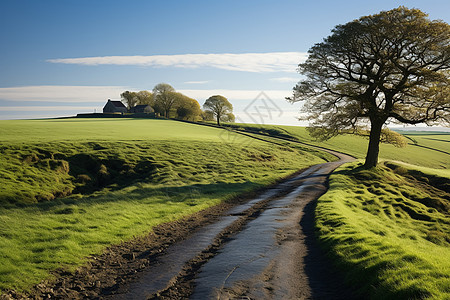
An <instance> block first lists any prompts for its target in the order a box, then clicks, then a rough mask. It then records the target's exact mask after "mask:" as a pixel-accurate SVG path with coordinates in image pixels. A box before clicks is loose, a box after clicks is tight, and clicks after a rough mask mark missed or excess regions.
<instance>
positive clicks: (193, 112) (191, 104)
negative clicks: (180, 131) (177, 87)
mask: <svg viewBox="0 0 450 300" xmlns="http://www.w3.org/2000/svg"><path fill="white" fill-rule="evenodd" d="M201 113H202V110H201V109H200V104H199V103H198V102H197V100H195V99H192V98H189V97H188V96H185V95H183V94H180V97H179V99H178V103H177V118H179V119H182V120H190V121H196V119H198V118H199V117H200V115H201Z"/></svg>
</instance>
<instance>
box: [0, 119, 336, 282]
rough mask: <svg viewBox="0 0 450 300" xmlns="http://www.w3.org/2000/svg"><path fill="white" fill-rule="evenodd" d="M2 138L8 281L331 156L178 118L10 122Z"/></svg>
mask: <svg viewBox="0 0 450 300" xmlns="http://www.w3.org/2000/svg"><path fill="white" fill-rule="evenodd" d="M0 142H1V147H0V165H1V168H0V185H1V186H2V187H3V188H2V190H0V261H1V263H0V289H8V288H18V289H23V288H27V287H28V286H30V285H32V284H34V283H37V282H39V281H40V280H42V279H43V278H46V277H48V276H49V272H50V271H51V270H54V269H55V268H59V267H64V268H68V269H73V268H75V267H76V266H79V265H80V264H82V263H83V262H84V258H85V257H86V256H88V255H89V254H92V253H98V252H100V251H102V249H104V248H105V247H106V246H107V245H110V244H114V243H119V242H121V241H123V240H127V239H130V238H132V237H133V236H136V235H142V234H144V233H146V232H148V231H149V230H151V227H152V226H155V225H157V224H160V223H163V222H168V221H171V220H174V219H177V218H180V217H182V216H184V215H188V214H191V213H193V212H196V211H199V210H201V209H204V208H206V207H209V206H211V205H215V204H218V203H220V202H221V201H225V200H226V199H228V198H230V197H232V196H233V195H236V194H238V193H242V192H244V191H248V190H251V189H255V188H258V187H261V186H263V185H266V184H269V183H271V182H274V181H275V180H276V179H278V178H281V177H284V176H287V175H289V174H291V173H293V172H294V171H296V170H299V169H301V168H304V167H307V166H309V165H312V164H316V163H320V162H323V161H324V160H323V159H321V158H319V157H318V156H316V155H314V153H313V152H309V151H306V150H305V149H304V148H301V147H298V146H295V145H291V146H279V145H273V144H270V143H266V142H262V141H257V140H254V139H251V138H248V137H244V136H240V135H237V134H234V133H230V132H227V131H224V130H221V129H215V128H209V127H203V126H198V125H193V124H184V123H178V122H174V121H168V120H109V119H108V120H105V119H101V120H95V119H92V120H91V119H89V120H78V119H67V120H35V121H0ZM321 156H323V155H321ZM330 158H331V157H330Z"/></svg>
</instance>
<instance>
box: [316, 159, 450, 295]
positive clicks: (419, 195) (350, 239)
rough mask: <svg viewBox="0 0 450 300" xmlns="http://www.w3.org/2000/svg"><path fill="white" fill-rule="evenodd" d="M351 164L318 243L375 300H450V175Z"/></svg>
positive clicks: (328, 205) (337, 181)
mask: <svg viewBox="0 0 450 300" xmlns="http://www.w3.org/2000/svg"><path fill="white" fill-rule="evenodd" d="M360 166H361V163H359V164H358V163H354V164H348V165H346V166H345V167H342V168H340V169H339V170H338V171H337V172H336V173H334V174H333V175H332V176H331V178H330V189H329V191H328V192H327V193H326V194H325V195H324V196H322V197H321V198H320V199H319V201H318V204H317V209H316V228H317V230H318V236H319V240H320V242H321V243H322V245H323V246H324V247H325V248H326V249H328V251H329V254H330V255H331V256H332V257H333V259H334V260H335V261H336V262H337V264H338V265H339V266H340V268H342V269H343V270H344V271H345V273H346V274H347V280H349V281H350V282H351V283H353V284H354V285H355V286H360V287H361V289H360V290H359V292H360V293H361V294H362V295H365V297H368V298H372V299H424V298H435V299H449V298H450V261H449V259H448V258H449V257H450V215H449V211H450V195H449V193H448V191H449V190H450V179H449V178H450V173H449V171H448V170H438V171H437V172H436V171H434V170H432V169H429V168H417V167H412V166H407V165H404V164H397V163H389V162H386V163H384V164H383V165H381V166H379V167H377V168H375V169H372V170H363V169H361V167H360Z"/></svg>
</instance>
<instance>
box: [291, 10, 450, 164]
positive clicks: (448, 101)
mask: <svg viewBox="0 0 450 300" xmlns="http://www.w3.org/2000/svg"><path fill="white" fill-rule="evenodd" d="M308 53H309V56H308V59H307V60H306V62H305V63H302V64H300V65H299V71H300V73H301V74H303V75H304V76H305V77H306V78H305V79H304V80H302V81H300V82H299V83H298V84H297V85H296V86H295V87H294V95H293V97H291V98H287V99H288V100H289V101H291V102H297V101H305V104H304V106H303V112H305V113H307V116H306V118H305V119H307V120H309V121H310V132H311V134H312V135H313V136H316V137H318V138H321V139H328V138H330V137H333V136H335V135H337V134H341V133H347V132H349V130H357V128H358V127H361V126H364V125H366V124H367V125H370V134H369V147H368V150H367V155H366V160H365V165H364V166H365V168H371V167H374V166H376V165H377V162H378V153H379V143H380V140H381V136H382V129H383V127H384V126H385V124H386V123H387V122H398V123H406V124H419V123H426V124H428V125H432V124H444V125H445V124H447V125H448V124H449V123H450V116H449V112H450V88H449V87H450V76H449V75H450V26H449V25H448V24H447V23H445V22H443V21H430V20H429V19H427V15H426V14H425V13H423V12H421V11H420V10H418V9H408V8H405V7H399V8H397V9H393V10H390V11H382V12H380V13H378V14H375V15H371V16H366V17H361V18H360V19H358V20H355V21H352V22H349V23H347V24H344V25H338V26H336V27H335V29H334V30H333V31H332V34H331V35H330V36H329V37H327V38H326V39H324V41H323V42H322V43H318V44H316V45H314V46H313V47H312V48H311V49H310V50H309V51H308Z"/></svg>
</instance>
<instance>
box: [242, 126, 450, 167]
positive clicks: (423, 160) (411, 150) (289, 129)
mask: <svg viewBox="0 0 450 300" xmlns="http://www.w3.org/2000/svg"><path fill="white" fill-rule="evenodd" d="M235 126H237V127H239V128H241V129H244V130H245V129H247V130H248V129H253V130H257V131H260V133H265V134H270V135H274V136H277V135H284V136H286V137H291V138H295V139H297V140H298V141H300V142H304V143H308V144H312V145H317V146H322V147H326V148H329V149H333V150H336V151H341V152H344V153H347V154H350V155H353V156H355V157H357V158H365V156H366V153H367V147H368V142H369V141H368V139H367V138H365V137H362V136H355V135H340V136H336V137H334V138H332V139H330V140H327V141H324V142H318V141H316V140H314V139H313V138H312V137H311V136H310V135H309V133H308V131H307V130H306V128H305V127H299V126H281V125H252V124H235ZM408 137H411V138H412V139H415V142H416V143H417V145H416V144H415V143H413V142H412V141H410V143H409V145H407V146H406V147H405V148H397V147H395V146H393V145H390V144H381V145H380V159H390V160H399V161H403V162H406V163H410V164H415V165H421V166H426V167H430V168H437V169H448V168H450V155H449V154H448V153H449V152H450V150H449V149H450V146H449V145H450V134H440V135H435V134H430V135H423V134H422V135H411V136H408ZM420 146H425V147H426V148H425V147H420ZM433 149H436V150H440V151H435V150H433ZM442 151H444V152H446V153H443V152H442Z"/></svg>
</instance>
